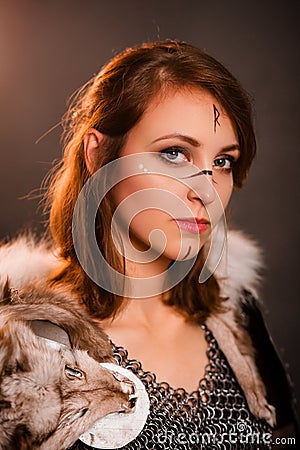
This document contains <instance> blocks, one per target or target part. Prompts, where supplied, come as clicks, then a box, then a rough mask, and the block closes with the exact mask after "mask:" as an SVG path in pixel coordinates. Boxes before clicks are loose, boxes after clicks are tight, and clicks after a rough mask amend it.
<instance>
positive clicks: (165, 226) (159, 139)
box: [112, 89, 239, 261]
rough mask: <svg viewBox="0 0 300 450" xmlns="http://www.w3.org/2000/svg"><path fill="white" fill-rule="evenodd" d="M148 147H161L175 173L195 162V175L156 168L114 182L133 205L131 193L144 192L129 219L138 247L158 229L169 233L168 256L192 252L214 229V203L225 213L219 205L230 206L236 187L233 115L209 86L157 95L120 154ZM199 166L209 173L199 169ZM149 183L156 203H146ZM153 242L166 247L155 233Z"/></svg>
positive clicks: (117, 195) (116, 194) (119, 195)
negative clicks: (159, 171)
mask: <svg viewBox="0 0 300 450" xmlns="http://www.w3.org/2000/svg"><path fill="white" fill-rule="evenodd" d="M148 152H150V153H156V154H157V156H158V160H159V161H161V164H162V165H165V167H166V168H167V167H168V170H169V168H170V167H171V168H176V170H177V172H174V173H178V174H180V173H181V172H180V170H181V169H180V168H183V169H184V170H186V168H188V167H189V166H188V164H192V165H193V170H194V171H193V174H194V175H193V176H191V177H182V180H181V181H180V176H178V178H177V179H176V178H173V177H169V176H166V175H161V174H153V173H143V174H140V175H134V176H131V177H129V178H126V179H124V180H123V181H121V182H120V183H118V184H117V185H116V186H115V187H114V189H113V191H112V195H113V201H114V203H115V206H118V205H120V204H121V202H122V201H123V200H126V199H127V200H126V201H127V202H129V203H127V205H129V204H130V197H129V196H131V194H134V195H133V196H132V197H131V198H132V203H133V204H134V202H136V197H135V194H136V193H138V192H139V193H140V192H142V193H143V195H142V198H143V201H142V204H141V203H140V204H139V206H137V204H136V203H135V205H136V208H137V209H136V214H135V215H134V217H133V218H132V220H131V223H130V224H127V226H128V227H129V235H130V239H131V242H132V244H133V246H134V248H136V249H138V250H140V251H146V250H148V249H149V247H150V241H149V236H150V234H151V232H152V231H153V230H157V229H158V230H161V231H162V232H163V233H164V235H165V248H164V251H163V257H164V258H166V259H167V260H168V261H171V260H175V259H185V258H186V257H192V256H194V255H195V254H196V253H197V251H199V248H201V247H202V246H203V244H204V243H205V241H206V240H207V238H208V237H209V235H210V232H211V227H212V225H213V219H212V216H213V214H214V213H213V212H209V209H210V211H214V205H216V208H215V210H216V211H218V213H216V214H217V215H219V216H220V205H221V207H223V209H225V208H226V206H227V204H228V202H229V199H230V196H231V193H232V189H233V176H232V167H233V165H234V164H235V162H236V161H237V159H238V157H239V147H238V141H237V137H236V134H235V132H234V129H233V127H232V124H231V121H230V119H229V118H228V116H227V115H226V113H225V112H224V111H223V110H222V108H221V106H220V104H219V103H218V101H217V100H216V99H215V98H214V97H213V96H212V95H211V94H210V93H209V92H206V91H202V90H185V89H182V90H177V91H171V92H170V93H169V94H168V95H165V96H163V97H162V96H157V97H156V98H154V99H153V101H151V102H150V104H149V107H148V108H147V110H146V111H145V113H144V114H143V116H142V118H141V120H140V121H139V122H138V123H137V124H136V125H135V126H134V127H133V128H132V130H131V131H130V132H129V135H128V139H127V141H126V144H125V146H124V148H123V150H122V153H121V155H120V156H121V157H122V156H127V155H134V154H143V153H145V157H146V153H148ZM154 156H155V155H154ZM140 157H143V155H140V156H139V158H140ZM145 167H147V164H146V165H145ZM162 167H163V166H162ZM195 168H197V170H195ZM146 170H147V169H146ZM197 171H202V172H203V171H204V173H202V174H201V175H200V174H198V175H197ZM187 178H189V180H188V179H187ZM183 179H184V180H183ZM182 181H187V182H188V185H187V184H185V183H183V182H182ZM197 183H198V185H197ZM149 188H154V189H156V191H155V195H156V198H157V200H158V206H157V209H156V208H155V207H154V206H153V201H152V200H151V202H152V203H151V207H150V208H147V199H148V196H149V198H150V195H151V194H150V191H147V189H149ZM145 189H146V190H145ZM160 192H161V195H160ZM168 195H169V200H170V203H172V202H174V201H175V203H176V202H178V214H177V212H176V211H177V210H176V208H175V216H174V208H173V209H172V211H173V213H172V214H171V213H170V209H169V206H170V203H169V201H168ZM218 197H219V199H218ZM174 199H175V200H174ZM141 206H142V207H141ZM143 208H146V209H144V210H142V209H143ZM153 236H154V235H152V237H153ZM151 244H152V247H154V249H155V246H156V245H157V247H158V248H157V251H158V252H160V251H161V248H160V247H161V245H162V244H161V239H160V238H158V239H157V242H156V240H155V238H153V239H151ZM183 244H184V245H183ZM187 248H188V249H189V251H188V255H187V252H186V249H187Z"/></svg>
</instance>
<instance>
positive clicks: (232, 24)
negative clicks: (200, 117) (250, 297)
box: [0, 0, 300, 398]
mask: <svg viewBox="0 0 300 450" xmlns="http://www.w3.org/2000/svg"><path fill="white" fill-rule="evenodd" d="M299 28H300V27H299V2H298V1H291V0H288V1H286V2H275V1H254V2H253V1H252V2H246V1H244V2H243V1H240V0H239V1H238V0H237V1H233V0H232V1H220V0H216V1H210V0H206V1H203V0H198V1H188V0H185V1H183V0H180V1H178V0H167V1H162V0H161V1H158V0H152V1H148V2H143V1H141V0H136V1H134V0H131V1H130V0H126V1H121V0H120V1H116V0H110V1H108V0H104V1H101V0H99V1H96V0H94V1H92V0H85V1H83V0H82V1H80V0H74V1H67V0H60V1H58V0H51V1H50V0H48V1H39V0H36V1H34V0H19V1H18V0H6V1H5V0H0V99H1V102H0V108H1V110H0V114H1V121H0V149H1V150H0V151H1V165H0V177H1V192H0V203H1V223H0V238H5V237H6V238H7V237H12V236H14V235H15V233H16V232H17V231H19V230H20V229H21V228H23V227H24V226H31V227H33V228H35V229H36V230H41V220H42V218H41V215H40V213H36V212H35V211H36V209H37V204H38V201H37V200H31V201H29V200H21V197H23V196H24V195H26V194H28V193H29V192H30V191H32V190H33V189H35V188H38V187H39V185H40V183H41V181H42V179H43V177H44V176H45V174H46V173H47V171H48V170H49V169H50V168H51V164H52V161H53V159H55V158H56V159H57V158H59V157H60V155H61V150H60V145H59V134H60V132H61V129H60V128H57V129H55V131H53V132H52V133H50V134H48V135H47V136H46V137H45V138H44V139H43V140H41V141H40V142H39V143H38V144H35V141H36V140H37V139H38V138H39V137H40V136H41V135H42V134H43V133H45V132H46V131H47V130H48V129H49V128H51V127H52V126H53V125H55V124H56V123H57V122H59V120H60V118H61V115H62V114H63V112H64V110H65V105H66V99H67V98H68V96H69V95H70V94H71V93H72V92H73V91H74V90H75V89H76V88H77V87H78V86H79V85H80V84H82V83H83V82H85V81H86V80H87V79H88V78H90V77H91V76H92V75H93V74H94V73H95V72H96V71H97V70H98V69H99V67H100V66H101V65H102V64H104V63H105V62H106V61H107V60H108V59H109V58H111V57H112V56H113V55H114V54H115V53H116V52H119V51H120V50H122V49H124V48H125V47H126V46H130V45H134V44H138V43H141V42H142V41H145V40H154V39H157V38H162V39H163V38H179V39H183V40H186V41H189V42H191V43H193V44H195V45H197V46H199V47H201V48H204V49H206V50H207V51H208V52H209V53H211V54H212V55H213V56H215V57H216V58H217V59H219V60H220V61H222V62H223V63H224V64H225V65H226V66H227V67H228V68H229V69H230V70H231V71H232V72H233V73H234V74H235V75H236V76H237V77H238V78H239V79H240V81H241V82H242V83H243V85H244V86H245V87H246V89H247V90H248V92H249V93H250V95H251V96H252V97H253V98H254V99H255V111H256V129H257V137H258V157H257V159H256V162H255V164H254V166H253V170H252V174H251V177H250V179H249V181H248V183H247V186H246V188H245V189H244V190H243V191H242V192H240V193H238V194H237V195H235V196H234V199H233V202H232V214H233V218H234V219H233V222H234V223H235V225H236V226H238V227H240V228H242V229H244V230H245V231H247V232H248V233H249V234H250V235H251V236H254V237H255V238H257V240H258V241H259V242H260V243H261V245H262V246H263V248H264V250H265V260H266V276H265V282H264V286H263V289H262V297H263V300H264V302H265V305H266V309H267V312H268V314H267V322H268V325H269V328H270V330H271V332H272V335H273V337H274V340H275V342H276V344H277V346H278V348H279V349H280V352H281V354H282V355H283V358H284V360H285V361H287V362H289V364H290V373H291V375H292V377H293V379H294V382H295V385H296V391H297V395H298V398H299V397H300V383H299V379H300V357H299V350H298V339H299V334H300V333H299V328H300V324H299V323H298V320H299V312H300V308H299V301H298V300H299V281H300V275H299V222H300V220H299V203H300V202H299V182H300V180H299V168H300V163H299V140H300V139H299V138H300V136H299V114H298V110H299V106H298V105H299V74H300V71H299Z"/></svg>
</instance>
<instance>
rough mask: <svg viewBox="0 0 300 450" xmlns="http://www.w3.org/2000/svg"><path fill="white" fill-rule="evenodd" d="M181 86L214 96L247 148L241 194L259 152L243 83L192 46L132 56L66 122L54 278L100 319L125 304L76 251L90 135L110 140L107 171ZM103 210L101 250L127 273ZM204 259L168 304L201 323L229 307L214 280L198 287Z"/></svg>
mask: <svg viewBox="0 0 300 450" xmlns="http://www.w3.org/2000/svg"><path fill="white" fill-rule="evenodd" d="M181 87H183V88H185V87H186V88H197V89H204V90H207V91H209V92H210V93H211V94H212V95H213V96H214V97H215V98H216V99H217V100H218V102H219V103H220V104H221V105H222V107H223V108H224V110H225V111H226V113H227V114H228V116H229V117H230V119H231V122H232V125H233V127H234V129H235V132H236V135H237V137H238V141H239V145H240V149H241V156H240V158H239V160H238V162H237V163H236V165H235V166H234V169H233V178H234V184H235V186H236V187H241V186H242V183H243V181H244V179H245V178H246V176H247V172H248V169H249V167H250V164H251V162H252V159H253V157H254V155H255V150H256V144H255V136H254V131H253V124H252V115H251V105H250V102H249V100H248V97H247V95H246V93H245V91H244V90H243V89H242V87H241V86H240V84H239V83H238V81H237V80H236V79H235V78H234V77H233V76H232V75H231V74H230V72H228V70H227V69H226V68H225V67H223V65H222V64H220V63H219V62H218V61H216V60H215V59H214V58H212V57H211V56H209V55H207V54H206V53H204V52H203V51H201V50H199V49H197V48H195V47H194V46H192V45H189V44H186V43H184V42H178V41H163V42H154V43H148V44H143V45H141V46H139V47H135V48H129V49H127V50H125V51H124V52H123V53H121V54H120V55H118V56H116V57H115V58H113V59H112V60H111V61H110V62H109V63H108V64H107V65H106V66H104V68H103V69H102V70H101V71H100V72H99V73H98V74H97V75H96V76H95V77H94V78H93V79H92V80H90V82H88V83H87V84H86V85H85V86H83V88H81V89H80V90H79V91H78V92H77V94H76V95H75V97H74V98H73V102H72V104H71V106H70V108H69V111H68V112H67V114H66V116H65V122H64V123H65V134H64V142H65V151H64V157H63V160H62V163H61V166H60V168H59V169H58V170H57V172H56V174H55V175H54V176H53V179H52V183H51V186H50V189H49V195H48V202H50V205H51V211H50V230H51V233H52V236H53V238H54V240H55V243H56V244H57V246H58V247H59V248H60V252H61V256H62V257H63V258H64V260H65V263H64V265H63V267H62V268H60V269H59V271H58V273H56V274H55V275H54V276H53V277H52V283H60V282H63V283H69V284H71V285H72V288H73V290H74V291H75V292H77V294H78V295H79V296H80V297H81V298H82V300H83V302H84V303H85V305H86V307H87V308H88V310H89V312H90V313H91V314H92V315H94V316H95V317H99V318H107V317H110V316H113V315H114V314H115V313H116V311H117V310H118V308H119V307H120V305H121V304H122V299H121V298H119V297H117V296H116V295H114V294H112V293H110V292H107V291H105V290H103V289H102V288H101V287H99V286H97V285H96V284H95V283H94V282H93V281H91V280H90V279H89V278H88V276H87V275H86V274H85V273H84V271H83V269H82V268H81V267H80V265H79V263H78V261H77V258H76V254H75V250H74V245H73V240H72V215H73V210H74V206H75V203H76V200H77V197H78V195H79V193H80V191H81V189H82V187H83V185H84V184H85V182H86V181H87V180H88V178H89V176H90V174H89V172H88V170H87V168H86V165H85V161H84V151H83V138H84V135H85V134H86V132H87V131H88V130H89V129H90V128H96V129H97V130H99V131H100V132H101V133H103V135H104V138H103V140H102V141H101V149H100V151H101V156H100V159H99V161H98V165H99V167H101V166H103V165H104V164H106V163H108V162H110V161H112V160H114V159H116V158H117V157H118V156H119V154H120V152H121V150H122V147H123V145H124V143H125V142H126V137H127V133H128V132H129V131H130V130H131V129H132V127H133V126H134V125H135V124H136V123H137V122H138V120H139V119H140V118H141V116H142V115H143V113H144V111H145V110H146V108H147V106H148V105H149V102H150V100H151V99H152V98H153V97H154V95H157V94H158V93H160V92H164V91H165V92H167V90H168V89H170V88H181ZM99 209H100V213H99V214H98V216H97V219H96V230H97V237H98V244H99V247H100V250H101V252H102V253H103V255H104V256H105V258H106V260H107V262H108V263H109V264H111V265H112V266H113V267H115V268H116V269H117V270H119V271H120V272H121V273H122V272H123V273H124V270H125V268H124V264H123V265H122V261H121V259H120V256H119V254H117V250H115V249H114V247H113V245H112V238H111V232H110V222H111V217H112V211H111V205H110V202H109V201H108V200H107V199H105V200H104V201H103V202H102V204H101V205H100V207H99ZM202 260H203V255H202V252H200V253H199V256H198V259H197V261H196V264H195V265H194V267H193V269H192V270H191V271H190V273H189V274H188V275H187V276H186V277H185V278H184V279H183V280H182V281H181V282H180V283H179V284H178V285H177V286H175V287H174V288H173V289H172V292H171V296H170V298H169V299H168V300H166V302H167V303H168V304H170V305H171V304H172V305H173V306H175V307H177V308H178V309H180V311H182V313H185V314H186V315H187V316H188V317H189V318H190V319H191V320H197V321H201V320H203V319H205V317H206V316H207V315H208V314H209V313H210V312H212V311H216V310H217V309H218V308H220V305H221V299H220V298H219V287H218V283H217V281H216V279H215V277H214V276H211V277H210V278H209V280H207V282H205V283H203V284H199V283H198V276H199V272H200V268H201V265H202Z"/></svg>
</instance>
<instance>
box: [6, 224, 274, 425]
mask: <svg viewBox="0 0 300 450" xmlns="http://www.w3.org/2000/svg"><path fill="white" fill-rule="evenodd" d="M30 255H31V256H33V255H34V258H36V259H37V260H39V261H40V262H41V263H40V264H39V267H36V266H35V264H34V260H33V259H32V265H31V267H29V268H28V270H27V269H25V267H24V266H25V264H24V262H22V261H28V259H29V256H30ZM4 260H5V262H4ZM14 260H18V261H19V265H20V266H19V267H20V268H23V270H21V269H20V270H18V271H16V270H13V271H9V269H10V267H11V266H13V261H14ZM58 264H59V261H58V259H57V258H56V257H55V255H53V254H52V253H51V252H49V251H47V248H46V246H45V243H43V242H40V243H39V244H37V245H36V244H35V243H34V239H33V238H32V237H29V238H27V239H25V238H23V239H18V240H17V241H16V242H15V243H11V244H7V245H6V246H4V247H2V248H0V274H1V273H2V274H4V276H5V274H7V273H9V276H10V279H11V280H12V284H13V285H14V286H16V287H18V286H20V285H22V283H24V280H25V279H26V280H27V281H28V280H32V279H33V278H43V277H45V276H47V274H48V273H49V272H50V271H51V270H52V269H53V268H54V267H55V266H56V265H58ZM33 266H35V267H33ZM261 268H262V258H261V250H260V249H259V247H258V246H257V245H256V243H255V242H253V241H252V240H250V239H249V238H248V237H246V236H245V235H243V234H242V233H241V232H237V231H230V232H228V238H227V246H226V249H225V251H224V253H223V256H222V259H221V261H220V263H219V265H218V267H217V269H216V270H215V272H214V273H215V275H216V277H217V279H218V281H219V284H220V290H221V295H222V297H223V298H224V299H227V300H224V312H222V313H219V314H216V315H211V316H210V317H209V318H208V319H207V326H208V327H209V328H210V329H211V331H212V333H213V334H214V336H215V338H216V339H217V341H218V344H219V346H220V348H221V350H222V351H223V353H224V354H225V356H226V358H227V359H228V362H229V363H230V365H231V367H232V369H233V371H234V373H235V375H236V377H237V379H238V381H239V383H240V386H241V387H242V389H243V391H244V393H245V396H246V399H247V402H248V406H249V408H250V410H251V412H252V413H253V414H254V416H255V417H256V418H264V419H265V420H266V421H267V422H268V423H270V424H271V425H274V423H275V411H274V408H273V407H272V406H271V405H269V404H268V402H267V399H266V391H265V386H264V384H263V382H262V380H261V377H260V375H259V373H258V370H257V368H256V364H255V358H254V349H253V346H252V343H251V340H250V338H249V336H248V334H247V332H246V331H245V329H244V327H243V320H242V311H241V298H242V297H243V292H244V290H248V291H251V292H252V293H253V294H254V295H256V293H257V286H258V283H259V280H260V275H259V273H260V269H261ZM0 276H1V275H0Z"/></svg>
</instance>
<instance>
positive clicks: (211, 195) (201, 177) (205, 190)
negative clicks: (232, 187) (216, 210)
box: [184, 170, 216, 205]
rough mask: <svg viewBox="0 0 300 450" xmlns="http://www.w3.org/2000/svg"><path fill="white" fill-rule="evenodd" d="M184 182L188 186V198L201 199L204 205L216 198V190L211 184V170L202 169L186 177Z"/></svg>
mask: <svg viewBox="0 0 300 450" xmlns="http://www.w3.org/2000/svg"><path fill="white" fill-rule="evenodd" d="M184 182H185V183H186V184H187V186H188V187H189V188H190V189H189V192H188V198H189V199H190V200H201V202H202V203H203V204H204V205H209V204H210V203H212V202H214V201H215V199H216V191H215V188H214V187H213V184H212V171H210V170H203V171H200V172H197V173H195V174H193V175H191V176H189V177H187V178H184Z"/></svg>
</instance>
